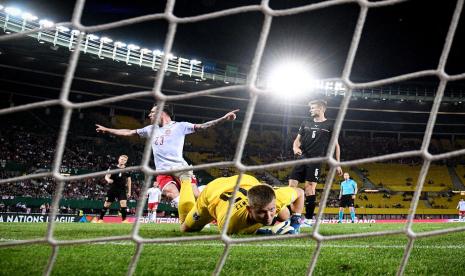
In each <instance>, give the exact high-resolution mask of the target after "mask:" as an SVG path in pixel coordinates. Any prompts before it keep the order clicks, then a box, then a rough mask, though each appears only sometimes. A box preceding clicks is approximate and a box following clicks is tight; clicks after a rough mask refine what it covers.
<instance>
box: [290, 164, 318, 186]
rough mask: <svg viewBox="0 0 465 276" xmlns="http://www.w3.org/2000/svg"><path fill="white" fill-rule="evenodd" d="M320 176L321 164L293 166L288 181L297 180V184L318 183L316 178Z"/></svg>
mask: <svg viewBox="0 0 465 276" xmlns="http://www.w3.org/2000/svg"><path fill="white" fill-rule="evenodd" d="M320 174H321V164H320V163H311V164H303V165H298V166H295V167H294V169H292V172H291V175H290V176H289V179H293V180H297V181H299V182H301V183H302V182H304V181H309V182H315V183H317V182H318V178H319V177H320Z"/></svg>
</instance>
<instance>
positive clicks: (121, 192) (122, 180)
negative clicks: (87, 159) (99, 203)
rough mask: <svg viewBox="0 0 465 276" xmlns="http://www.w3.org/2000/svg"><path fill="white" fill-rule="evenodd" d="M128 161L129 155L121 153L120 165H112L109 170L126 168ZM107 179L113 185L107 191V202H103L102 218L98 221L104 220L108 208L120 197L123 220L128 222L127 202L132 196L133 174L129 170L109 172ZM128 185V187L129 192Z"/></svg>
mask: <svg viewBox="0 0 465 276" xmlns="http://www.w3.org/2000/svg"><path fill="white" fill-rule="evenodd" d="M126 162H128V157H127V155H121V156H120V157H119V158H118V165H116V166H111V167H110V168H109V169H108V170H113V169H124V168H126ZM105 180H106V181H107V183H108V184H111V186H110V189H109V190H108V192H107V196H106V197H105V203H104V204H103V208H102V210H101V211H100V218H99V220H98V221H97V222H99V223H102V222H103V217H104V216H105V213H106V212H107V210H108V208H110V206H111V204H112V203H113V202H114V201H115V200H116V199H118V200H119V204H120V212H121V218H122V220H123V221H122V222H123V223H128V222H127V221H126V209H127V205H126V203H127V199H128V197H130V196H131V175H130V174H129V172H119V173H114V174H107V175H105ZM126 186H127V187H128V190H127V194H126Z"/></svg>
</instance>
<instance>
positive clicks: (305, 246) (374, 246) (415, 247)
mask: <svg viewBox="0 0 465 276" xmlns="http://www.w3.org/2000/svg"><path fill="white" fill-rule="evenodd" d="M0 241H1V242H3V241H4V242H7V241H21V240H16V239H4V238H0ZM94 244H111V245H135V243H134V242H130V241H110V242H93V243H89V244H86V245H94ZM80 245H82V244H80ZM150 245H151V246H175V247H183V246H185V247H188V246H196V247H197V246H208V247H210V246H218V247H223V246H224V244H223V243H212V242H208V243H202V242H198V243H191V242H190V243H146V244H145V246H150ZM67 246H69V245H67ZM231 246H234V247H290V248H308V247H313V246H314V245H313V244H288V243H268V244H263V243H260V244H257V243H241V244H232V245H231ZM405 246H406V244H404V245H402V244H397V245H368V244H323V247H326V248H355V249H357V248H359V249H365V248H375V249H390V248H393V249H403V248H405ZM414 249H465V245H463V244H460V245H414Z"/></svg>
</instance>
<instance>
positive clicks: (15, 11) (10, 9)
mask: <svg viewBox="0 0 465 276" xmlns="http://www.w3.org/2000/svg"><path fill="white" fill-rule="evenodd" d="M5 13H6V16H5V23H4V24H3V31H5V32H6V27H7V25H8V20H10V15H11V16H18V15H20V14H21V10H20V9H18V8H15V7H6V8H5Z"/></svg>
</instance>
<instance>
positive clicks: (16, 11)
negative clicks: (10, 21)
mask: <svg viewBox="0 0 465 276" xmlns="http://www.w3.org/2000/svg"><path fill="white" fill-rule="evenodd" d="M5 12H6V14H7V15H11V16H18V15H20V14H21V10H20V9H18V8H15V7H6V8H5Z"/></svg>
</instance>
